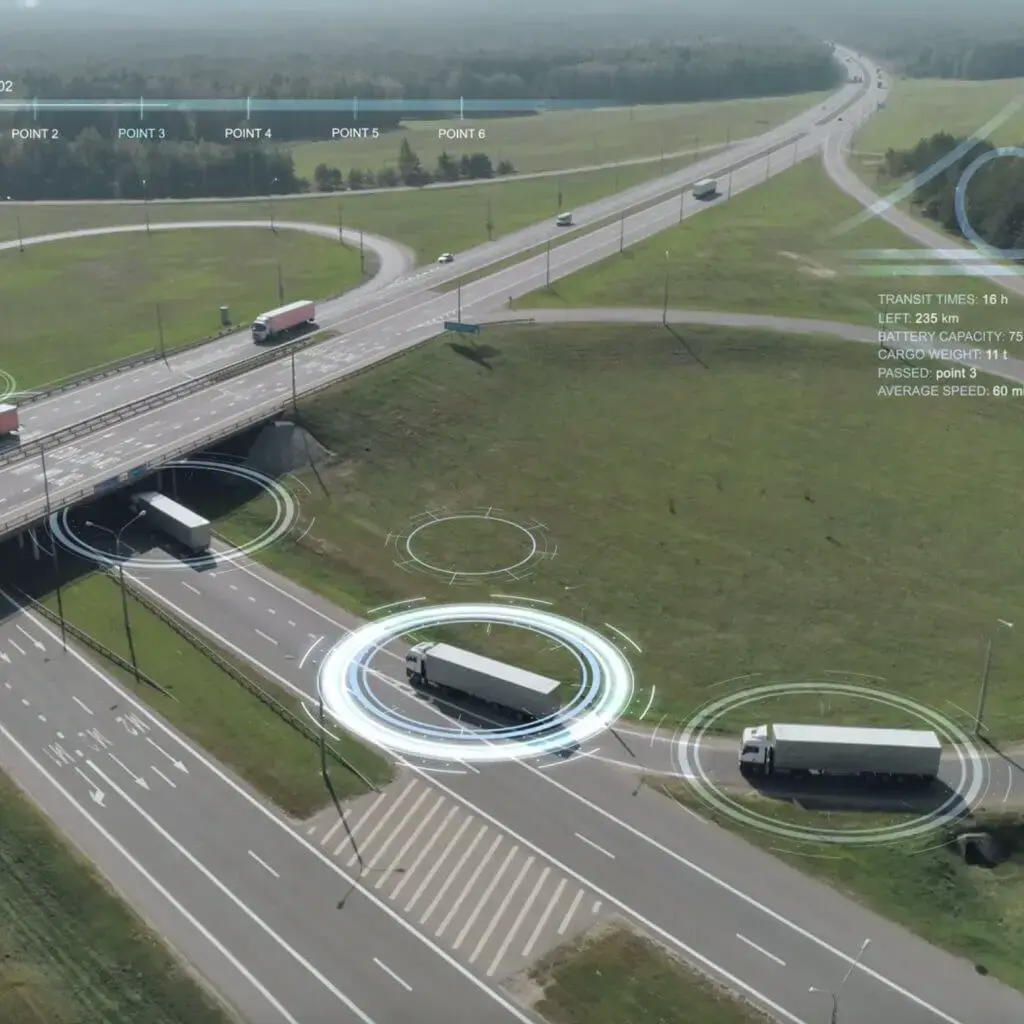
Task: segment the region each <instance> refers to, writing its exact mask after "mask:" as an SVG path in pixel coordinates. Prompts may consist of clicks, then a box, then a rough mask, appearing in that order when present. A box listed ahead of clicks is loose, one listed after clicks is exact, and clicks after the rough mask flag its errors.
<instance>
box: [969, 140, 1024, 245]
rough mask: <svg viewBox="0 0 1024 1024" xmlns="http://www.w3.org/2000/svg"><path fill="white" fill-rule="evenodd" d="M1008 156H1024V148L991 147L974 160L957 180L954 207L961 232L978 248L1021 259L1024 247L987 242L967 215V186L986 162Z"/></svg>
mask: <svg viewBox="0 0 1024 1024" xmlns="http://www.w3.org/2000/svg"><path fill="white" fill-rule="evenodd" d="M1008 156H1015V157H1024V149H1021V148H1019V147H1017V146H1001V147H999V148H998V149H991V150H989V151H988V152H987V153H983V154H982V155H981V156H979V157H978V158H977V159H976V160H973V161H972V162H971V163H970V165H969V166H968V167H967V168H966V170H965V171H964V173H963V174H961V175H960V180H959V181H958V182H957V185H956V191H955V193H954V195H953V208H954V210H955V212H956V222H957V225H958V226H959V228H960V232H961V234H962V235H963V236H964V238H967V239H969V240H970V241H971V242H973V243H974V245H975V246H976V247H977V248H978V249H980V250H981V251H982V252H984V253H986V254H988V255H989V256H990V257H998V258H1000V259H1008V260H1019V259H1024V249H1000V248H999V247H998V246H996V245H992V244H991V243H990V242H986V241H985V239H984V238H982V237H981V235H979V234H978V232H977V231H975V230H974V226H973V225H972V224H971V221H970V218H969V217H968V216H967V186H968V185H970V183H971V179H972V178H973V177H974V176H975V174H977V173H978V171H980V170H981V169H982V167H984V166H985V165H986V164H989V163H991V162H992V161H993V160H998V159H1000V158H1001V157H1008Z"/></svg>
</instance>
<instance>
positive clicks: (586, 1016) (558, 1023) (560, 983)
mask: <svg viewBox="0 0 1024 1024" xmlns="http://www.w3.org/2000/svg"><path fill="white" fill-rule="evenodd" d="M530 975H531V978H532V980H533V981H534V982H535V984H537V985H539V986H541V987H543V990H544V994H543V996H542V997H541V998H540V1000H539V1001H538V1002H537V1003H536V1004H535V1005H534V1009H535V1010H536V1011H537V1012H538V1013H540V1014H541V1015H542V1016H543V1017H544V1019H545V1020H547V1021H549V1022H550V1024H668V1022H670V1021H671V1024H770V1018H769V1017H767V1016H765V1014H763V1013H762V1012H761V1011H760V1010H758V1009H756V1008H755V1007H753V1006H752V1005H751V1004H750V1003H748V1002H746V1001H744V1000H741V999H740V998H739V997H737V996H736V995H734V994H733V993H731V992H729V991H727V990H726V989H723V988H720V987H719V986H718V985H715V984H714V983H712V982H711V981H710V980H708V979H707V978H705V977H704V976H703V975H702V974H698V973H697V972H696V971H695V970H694V969H693V968H692V967H690V966H689V965H688V964H684V963H683V962H682V961H680V960H678V959H677V958H676V957H674V956H672V955H670V954H669V953H668V952H667V951H666V950H665V949H664V948H663V947H661V946H658V945H656V944H655V943H654V942H652V941H651V940H650V939H647V938H645V937H643V936H641V935H637V934H635V933H634V932H631V931H629V930H628V929H627V928H626V927H624V926H615V927H612V928H610V929H608V930H606V931H604V932H602V933H599V934H596V935H594V936H593V937H592V938H590V939H588V940H585V941H584V942H583V943H582V945H576V946H566V947H563V948H560V949H557V950H555V951H554V952H553V953H551V954H550V955H549V956H547V957H545V959H544V960H543V961H542V962H541V963H540V964H539V965H538V966H537V967H536V968H535V969H534V970H532V971H531V972H530Z"/></svg>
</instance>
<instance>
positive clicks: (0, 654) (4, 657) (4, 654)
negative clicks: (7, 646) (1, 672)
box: [0, 651, 11, 665]
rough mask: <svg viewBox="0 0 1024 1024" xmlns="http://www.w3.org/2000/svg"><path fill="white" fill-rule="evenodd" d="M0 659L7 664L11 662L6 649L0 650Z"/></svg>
mask: <svg viewBox="0 0 1024 1024" xmlns="http://www.w3.org/2000/svg"><path fill="white" fill-rule="evenodd" d="M0 661H5V662H7V664H8V665H10V663H11V656H10V655H9V654H8V653H7V652H6V651H0Z"/></svg>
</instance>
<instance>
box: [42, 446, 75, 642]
mask: <svg viewBox="0 0 1024 1024" xmlns="http://www.w3.org/2000/svg"><path fill="white" fill-rule="evenodd" d="M39 461H40V462H41V463H42V466H43V494H44V495H45V497H46V524H47V526H49V524H50V509H51V506H50V481H49V478H48V477H47V475H46V451H45V449H44V450H43V451H41V452H40V453H39ZM50 544H51V545H52V547H53V577H54V582H55V584H56V588H57V615H58V616H59V617H60V645H61V647H63V648H64V650H65V651H66V650H67V649H68V630H67V624H66V623H65V621H64V596H63V594H62V593H61V587H60V563H59V561H58V560H57V538H56V537H55V536H54V535H53V532H52V531H51V533H50Z"/></svg>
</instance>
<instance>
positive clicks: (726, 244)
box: [516, 160, 1024, 330]
mask: <svg viewBox="0 0 1024 1024" xmlns="http://www.w3.org/2000/svg"><path fill="white" fill-rule="evenodd" d="M860 209H861V207H860V206H859V205H858V204H857V203H856V202H854V200H852V199H850V198H849V197H848V196H846V195H845V194H844V193H842V192H840V191H839V190H838V189H836V188H835V187H834V186H833V185H832V184H831V182H830V181H829V180H828V177H827V175H826V174H825V171H824V170H823V169H822V167H821V165H820V163H819V162H818V161H816V160H805V161H804V162H803V163H801V164H798V165H797V166H796V167H794V168H793V169H792V170H789V171H786V172H785V173H783V174H780V175H778V176H777V177H776V178H774V179H772V180H771V181H769V182H767V183H765V184H763V185H760V186H759V187H757V188H755V189H750V190H748V191H746V192H743V193H740V194H739V195H737V196H735V197H734V198H732V199H730V200H729V201H728V202H725V203H722V204H721V205H720V206H718V207H717V208H712V209H709V210H706V211H704V212H703V213H700V214H699V215H698V216H696V217H693V218H691V219H688V220H685V221H683V223H682V224H680V225H679V226H677V227H674V228H670V229H669V230H667V231H664V232H662V233H661V234H659V235H656V236H654V237H652V238H649V239H647V240H646V241H644V242H641V243H639V244H637V245H634V246H632V247H630V248H628V249H626V251H625V252H624V253H621V254H619V253H616V254H615V255H613V256H610V257H609V258H608V259H606V260H603V261H602V262H600V263H597V264H594V265H593V266H590V267H587V268H586V269H584V270H581V271H579V272H578V273H575V274H572V275H570V276H569V277H567V278H563V279H561V280H560V281H556V282H554V283H553V284H552V287H551V289H550V290H544V289H542V290H540V291H537V292H534V293H533V294H532V295H529V296H525V297H523V298H522V299H517V300H516V308H517V309H522V308H527V307H531V306H532V307H548V308H550V307H563V306H564V307H569V308H579V307H583V306H657V307H660V306H661V305H662V302H663V301H664V288H665V274H666V268H667V272H668V279H669V287H668V294H669V304H670V305H671V306H674V307H678V308H683V309H710V310H729V311H730V312H744V313H770V314H776V315H782V316H800V317H814V318H818V319H826V320H842V321H846V322H850V323H858V324H863V325H865V326H878V313H879V309H880V306H879V302H878V293H879V292H882V291H886V292H890V291H893V292H907V291H915V292H925V291H931V292H960V293H967V294H971V295H975V296H980V295H982V294H985V293H991V292H994V291H998V289H997V288H996V287H995V286H994V285H992V284H991V283H990V282H986V281H977V280H974V279H971V278H968V277H963V278H951V277H945V278H929V277H914V278H881V277H866V276H861V275H858V274H855V273H853V272H852V271H853V269H854V265H853V262H852V260H851V259H850V257H849V256H848V255H847V253H849V252H850V251H851V250H853V249H861V248H864V249H880V248H886V247H894V248H906V247H908V242H907V240H906V238H905V237H904V236H903V235H902V234H901V233H900V232H898V231H897V230H896V229H895V228H893V227H892V226H891V225H889V224H887V223H885V222H883V221H879V220H872V221H870V222H869V223H867V224H864V225H862V226H860V227H858V228H856V229H854V230H853V231H851V232H849V233H848V234H846V235H843V236H842V237H840V238H836V237H833V236H832V235H831V231H832V229H833V228H834V227H836V226H838V225H839V224H842V223H843V222H844V221H845V220H846V219H847V218H848V217H850V216H852V215H853V214H855V213H857V212H859V211H860ZM666 251H667V252H668V253H669V257H668V259H667V260H666V258H665V252H666ZM1009 298H1010V301H1009V303H1008V304H1007V305H1006V306H997V307H985V309H984V310H982V309H981V307H980V306H979V307H975V309H976V310H977V312H974V313H967V314H966V315H965V316H964V318H963V323H962V324H961V325H960V326H962V327H964V328H967V329H983V328H985V329H987V328H1000V327H1006V328H1013V329H1017V330H1020V329H1021V327H1022V325H1024V304H1022V303H1021V301H1020V299H1019V298H1017V297H1016V296H1010V297H1009Z"/></svg>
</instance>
